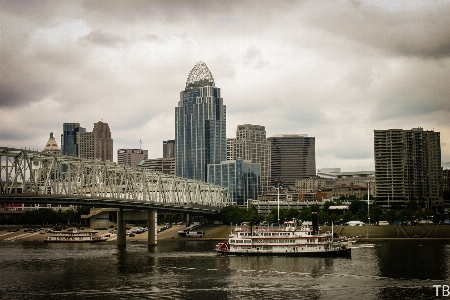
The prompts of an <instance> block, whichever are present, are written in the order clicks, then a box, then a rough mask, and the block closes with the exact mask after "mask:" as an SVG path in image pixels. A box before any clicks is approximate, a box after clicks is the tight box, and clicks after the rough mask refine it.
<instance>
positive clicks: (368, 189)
mask: <svg viewBox="0 0 450 300" xmlns="http://www.w3.org/2000/svg"><path fill="white" fill-rule="evenodd" d="M369 194H370V182H368V183H367V218H368V219H369V225H370V211H369Z"/></svg>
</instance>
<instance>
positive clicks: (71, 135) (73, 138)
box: [61, 123, 86, 156]
mask: <svg viewBox="0 0 450 300" xmlns="http://www.w3.org/2000/svg"><path fill="white" fill-rule="evenodd" d="M84 131H86V129H85V128H83V127H80V123H63V133H62V134H61V154H62V155H68V156H78V147H77V132H84Z"/></svg>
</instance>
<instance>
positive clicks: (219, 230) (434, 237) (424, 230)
mask: <svg viewBox="0 0 450 300" xmlns="http://www.w3.org/2000/svg"><path fill="white" fill-rule="evenodd" d="M160 227H162V225H161V226H158V228H160ZM134 228H138V227H133V228H132V229H134ZM185 228H186V227H185V226H183V225H180V226H177V225H174V226H172V227H171V228H169V229H166V230H164V231H161V232H159V233H158V234H157V241H161V242H162V241H170V240H172V241H224V240H226V239H227V238H228V235H229V234H230V233H231V230H232V229H234V226H233V227H231V226H229V225H204V226H202V227H200V228H198V229H196V230H197V231H203V232H204V233H205V236H204V237H202V238H189V237H180V236H179V235H178V231H181V230H184V229H185ZM26 229H27V228H21V229H20V230H19V231H18V232H7V230H6V229H5V228H2V229H1V230H0V242H2V241H44V240H45V239H46V238H47V236H48V235H49V234H48V233H45V234H41V233H39V232H34V233H27V232H24V230H26ZM45 229H48V228H45ZM90 230H92V229H89V228H86V229H85V231H90ZM111 230H113V228H110V229H108V230H96V231H97V232H98V236H100V237H103V236H105V237H106V238H107V241H106V242H115V241H116V240H117V235H115V234H111V233H110V231H111ZM332 230H333V232H334V233H335V234H336V235H337V237H335V239H336V240H342V239H352V240H354V241H355V242H380V241H450V226H446V225H425V226H405V227H402V226H395V225H387V226H336V227H334V228H333V229H332V228H331V227H330V226H322V227H321V231H323V232H326V231H329V232H331V231H332ZM147 238H148V233H147V232H144V233H141V234H136V235H135V236H134V237H129V236H127V238H126V239H127V243H128V242H146V241H147Z"/></svg>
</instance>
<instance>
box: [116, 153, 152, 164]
mask: <svg viewBox="0 0 450 300" xmlns="http://www.w3.org/2000/svg"><path fill="white" fill-rule="evenodd" d="M147 158H148V150H142V149H119V150H117V163H118V164H119V165H124V166H130V167H136V166H137V165H138V164H139V163H140V162H141V161H142V160H144V159H147Z"/></svg>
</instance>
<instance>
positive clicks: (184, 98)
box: [175, 62, 227, 181]
mask: <svg viewBox="0 0 450 300" xmlns="http://www.w3.org/2000/svg"><path fill="white" fill-rule="evenodd" d="M175 137H176V138H175V145H176V151H175V158H176V167H175V170H176V175H177V176H181V177H185V178H191V179H195V180H201V181H206V175H207V174H206V172H207V168H206V166H207V165H208V164H218V163H220V162H221V161H224V160H226V146H227V143H226V107H225V105H223V99H222V98H221V97H220V89H219V88H217V87H216V86H215V83H214V78H213V76H212V74H211V72H210V71H209V69H208V67H207V66H206V65H205V63H203V62H198V63H197V64H196V65H195V67H194V68H193V69H192V70H191V72H190V73H189V76H188V79H187V81H186V88H185V90H184V91H181V93H180V101H179V102H178V107H175Z"/></svg>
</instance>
